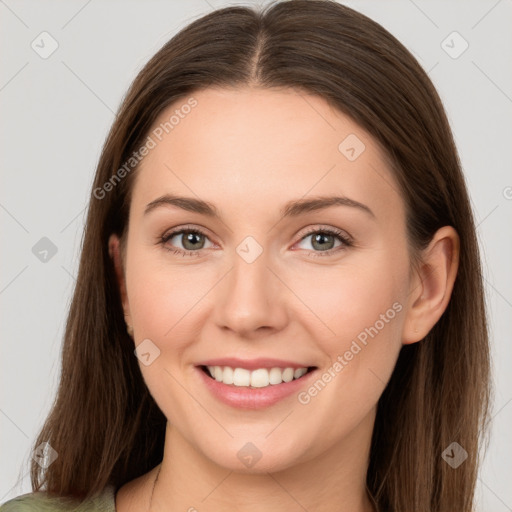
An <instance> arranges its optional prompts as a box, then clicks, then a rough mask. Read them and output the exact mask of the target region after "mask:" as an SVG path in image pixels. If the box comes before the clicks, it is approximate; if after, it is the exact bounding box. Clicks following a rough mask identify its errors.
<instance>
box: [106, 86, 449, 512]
mask: <svg viewBox="0 0 512 512" xmlns="http://www.w3.org/2000/svg"><path fill="white" fill-rule="evenodd" d="M193 96H194V98H195V99H196V100H197V102H198V104H197V106H196V107H195V108H194V109H193V110H192V111H191V112H190V113H189V114H188V115H187V116H185V117H184V119H181V120H180V122H179V124H178V125H176V126H175V127H174V129H173V130H172V131H171V132H170V133H169V134H168V135H166V136H165V137H164V138H163V140H162V141H161V142H159V143H158V145H157V146H156V147H155V148H154V149H152V150H151V151H150V153H149V154H148V155H147V156H146V157H145V158H144V160H143V162H142V164H141V166H140V168H139V169H138V170H137V171H136V172H137V179H136V181H135V185H134V189H133V196H132V203H131V208H130V216H129V229H128V234H127V246H126V253H125V254H122V253H121V251H120V246H119V239H118V238H117V236H115V235H112V236H111V238H110V241H109V249H110V254H111V256H112V258H113V260H114V263H115V266H116V271H117V275H118V280H119V286H120V291H121V296H122V300H123V308H124V312H125V316H126V321H127V324H129V325H131V326H133V329H134V340H135V341H134V343H135V345H138V344H139V343H140V342H141V341H142V340H144V339H146V338H149V339H150V340H151V341H152V342H153V343H154V344H155V345H156V346H157V347H158V348H159V350H160V356H159V357H157V358H156V359H155V360H154V361H153V362H152V363H151V364H150V365H149V366H145V365H143V364H142V363H139V364H140V368H141V371H142V374H143V377H144V380H145V382H146V384H147V386H148V388H149V390H150V392H151V393H152V396H153V397H154V398H155V400H156V402H157V403H158V405H159V407H160V408H161V410H162V411H163V413H164V414H165V415H166V417H167V419H168V425H167V430H166V438H165V452H164V458H163V462H162V464H161V467H160V466H157V467H156V468H154V469H153V470H152V471H150V472H149V473H147V474H145V475H143V476H142V477H140V478H138V479H136V480H134V481H132V482H129V483H127V484H126V485H124V486H123V487H121V489H120V490H119V492H118V493H117V496H116V507H117V510H118V511H121V512H131V511H135V510H142V509H145V510H148V508H149V504H150V498H151V493H152V489H153V483H154V481H155V477H156V474H157V471H158V470H160V474H159V476H158V481H157V483H156V486H155V489H154V494H153V497H152V504H151V510H153V511H158V510H167V511H169V510H172V511H174V510H183V511H186V510H194V509H193V508H191V507H194V508H195V509H196V510H198V511H200V512H202V511H207V510H210V511H224V510H238V511H243V512H249V511H250V512H256V511H269V510H271V511H273V512H280V511H283V512H284V511H286V512H290V511H303V510H304V509H307V510H308V511H310V512H313V511H320V510H321V511H326V512H330V511H338V512H339V511H350V512H367V511H372V510H374V509H373V507H372V504H371V501H370V499H369V497H368V495H367V493H366V490H365V477H366V471H367V466H368V460H369V448H370V441H371V435H372V431H373V426H374V421H375V414H376V406H377V401H378V399H379V397H380V396H381V394H382V392H383V390H384V388H385V386H386V384H387V382H388V380H389V378H390V377H391V374H392V371H393V369H394V366H395V363H396V360H397V358H398V355H399V352H400V349H401V347H402V346H403V345H404V344H409V343H415V342H418V341H420V340H422V338H424V336H425V335H426V334H427V333H428V331H429V330H430V329H431V328H432V327H433V325H434V324H435V323H436V322H437V320H438V319H439V318H440V316H441V315H442V313H443V311H444V310H445V309H446V306H447V304H448V301H449V298H450V294H451V292H452V288H453V282H454V280H455V275H456V272H457V265H458V251H459V241H458V237H457V233H456V232H455V231H454V230H453V228H451V227H443V228H442V229H440V230H439V231H438V232H437V233H436V235H435V236H434V238H433V239H432V242H431V243H430V245H429V246H428V247H427V249H425V250H424V252H423V253H422V264H421V265H420V266H419V267H418V268H414V269H413V267H412V266H411V259H410V253H409V248H408V244H407V237H406V230H405V209H404V208H405V207H404V202H403V199H402V197H401V195H400V194H399V192H398V191H399V187H398V185H397V183H396V181H395V179H394V177H393V175H392V174H391V171H390V169H389V167H388V166H387V164H386V159H385V156H384V153H383V151H382V150H381V148H380V147H379V146H378V144H377V143H376V142H375V140H374V139H373V138H372V137H371V136H370V135H369V134H368V133H367V132H366V131H365V130H363V129H362V128H361V127H360V126H358V125H357V124H355V123H354V122H353V121H352V120H351V119H350V118H348V117H347V116H345V115H344V114H342V113H341V112H339V111H337V110H335V109H333V108H332V107H330V106H329V105H328V104H327V103H326V102H325V101H324V100H323V99H322V98H319V97H316V96H313V95H306V94H303V93H298V92H297V91H294V90H292V89H283V90H265V89H260V88H249V87H244V88H241V89H229V90H228V89H212V88H210V89H206V90H203V91H200V92H198V93H196V94H194V95H193ZM183 103H184V101H183V102H180V103H179V104H175V105H171V106H170V107H168V108H167V109H166V110H165V111H164V112H162V114H161V115H160V116H159V118H158V119H157V121H156V122H155V126H158V124H159V123H160V122H163V121H165V120H167V119H169V117H170V115H171V114H172V113H173V111H174V110H175V109H176V108H179V105H180V104H183ZM349 134H355V135H356V136H357V137H358V138H359V139H360V140H361V141H362V142H363V143H364V144H365V150H364V151H363V152H362V153H361V154H360V156H359V157H358V158H356V159H355V160H354V161H350V160H348V159H347V158H346V156H345V155H344V154H342V152H340V151H339V149H338V146H339V144H340V142H342V141H343V140H344V139H345V138H346V137H347V136H348V135H349ZM164 193H172V194H177V195H183V196H188V197H194V198H200V199H202V200H206V201H208V202H210V203H212V204H214V205H215V206H216V207H217V209H218V210H219V212H220V214H221V216H222V220H217V219H213V218H209V217H207V216H205V215H202V214H200V213H196V212H187V211H185V210H182V209H180V208H177V207H175V206H162V207H158V208H155V209H154V210H153V211H151V213H149V214H147V215H144V209H145V208H146V205H147V204H148V203H150V202H151V201H153V200H155V199H156V198H158V197H160V196H161V195H162V194H164ZM333 194H336V195H343V196H346V197H348V198H351V199H353V200H355V201H358V202H360V203H363V204H364V205H366V206H367V207H368V208H370V209H371V211H372V212H373V216H372V215H370V214H369V213H367V212H366V211H364V210H363V209H360V208H355V207H350V206H331V207H329V208H327V209H324V210H319V211H313V212H307V213H305V214H302V215H301V216H299V217H296V218H283V217H282V216H281V215H280V209H281V208H282V207H283V205H284V204H285V203H286V202H288V201H291V200H296V199H301V198H310V197H311V196H325V195H333ZM182 226H185V228H186V227H194V228H198V229H201V230H202V231H203V232H204V233H205V235H206V236H205V237H201V236H200V237H199V238H197V239H196V240H193V244H195V245H190V244H188V245H187V239H186V237H185V236H183V235H175V236H174V237H173V238H172V239H171V240H172V241H171V240H169V241H167V242H166V245H165V246H164V245H162V244H161V243H158V242H159V240H160V239H161V237H162V236H163V235H164V234H166V233H169V232H170V231H171V228H180V227H182ZM329 227H330V228H338V229H339V230H341V231H343V233H347V234H349V235H350V237H351V239H352V240H353V245H352V246H343V242H341V241H340V240H338V239H337V238H336V237H335V236H334V237H333V238H329V237H328V238H327V239H326V240H325V241H324V242H323V244H324V245H321V244H322V241H320V244H318V243H317V244H315V242H314V238H315V237H314V235H309V236H307V235H308V233H307V231H308V229H309V228H311V229H313V228H318V229H317V231H321V230H322V228H329ZM247 236H252V237H253V238H254V239H255V240H256V241H257V242H258V244H259V245H260V246H261V247H262V249H263V252H262V254H261V255H260V256H259V257H258V258H257V259H256V260H255V261H254V262H252V263H247V262H246V261H245V260H244V259H243V258H242V257H240V256H239V254H238V253H237V251H236V248H237V247H238V246H239V244H240V243H241V242H242V241H243V240H244V239H245V238H246V237H247ZM304 237H306V238H304ZM184 244H185V245H184ZM340 246H341V247H342V249H341V250H340V249H339V247H340ZM166 247H167V248H174V249H178V250H179V249H182V250H183V249H184V248H185V249H187V248H188V249H189V250H191V249H190V247H192V248H194V247H197V249H195V250H196V252H198V253H200V255H199V256H197V255H194V256H182V255H179V254H173V253H172V252H171V251H169V250H166ZM322 248H324V250H322ZM192 250H194V249H192ZM326 250H330V255H322V253H325V252H326ZM311 253H313V254H311ZM315 254H320V256H318V257H315ZM394 303H399V304H400V306H401V307H402V309H401V311H400V312H399V313H397V314H396V315H395V316H394V318H393V319H392V320H389V322H387V323H385V326H384V327H383V328H382V329H380V330H379V332H378V334H377V335H375V336H374V337H373V338H369V341H368V343H367V345H366V346H364V347H363V348H362V350H361V351H360V352H358V353H357V355H355V356H354V357H353V359H352V360H351V361H350V362H349V364H347V365H346V366H345V367H344V368H343V370H342V371H341V372H339V373H337V375H336V377H335V378H333V379H332V380H331V382H329V383H328V385H326V386H325V387H324V388H323V389H322V390H321V392H319V393H318V394H317V395H316V396H315V397H313V398H311V401H310V402H309V403H308V404H305V405H304V404H301V403H299V402H298V400H297V396H295V395H292V396H291V397H289V398H286V399H285V400H282V401H281V402H278V403H277V404H275V405H273V406H271V407H268V408H264V409H261V410H240V409H235V408H232V407H230V406H227V405H225V404H223V403H221V402H219V401H217V399H216V398H215V397H213V396H212V395H211V394H210V393H209V391H208V389H206V388H205V386H204V384H203V383H202V381H201V380H200V379H199V378H198V374H197V370H196V369H195V368H194V366H195V365H196V364H198V363H199V362H201V361H202V360H205V359H209V358H214V357H223V356H234V357H240V358H244V359H251V358H255V357H275V358H281V359H292V360H294V361H298V362H303V361H307V362H309V364H310V365H314V366H317V367H319V368H320V369H321V370H322V371H326V370H327V369H328V368H329V367H332V365H333V363H334V362H335V361H336V358H337V357H338V356H339V355H343V354H344V353H345V352H346V351H347V350H348V349H349V348H350V346H351V343H352V341H353V340H354V339H356V337H357V336H358V334H360V333H361V332H363V331H364V329H365V328H368V327H370V326H374V325H375V324H376V321H377V320H379V318H381V317H380V315H382V314H385V313H386V311H387V310H389V309H390V308H391V307H392V305H393V304H394ZM306 390H307V388H306ZM247 442H251V443H253V444H254V445H255V446H256V447H257V448H258V449H259V451H260V452H261V454H262V457H261V459H260V460H259V461H258V462H257V463H256V464H255V465H254V466H252V467H251V468H247V467H245V466H244V465H243V464H242V463H241V462H240V460H239V459H238V457H237V453H238V451H239V450H240V449H241V448H242V447H243V446H244V445H245V444H246V443H247Z"/></svg>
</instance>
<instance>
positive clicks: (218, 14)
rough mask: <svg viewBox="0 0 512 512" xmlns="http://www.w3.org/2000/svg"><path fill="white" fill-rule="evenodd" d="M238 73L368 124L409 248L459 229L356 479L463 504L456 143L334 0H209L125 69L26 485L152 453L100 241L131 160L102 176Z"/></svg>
mask: <svg viewBox="0 0 512 512" xmlns="http://www.w3.org/2000/svg"><path fill="white" fill-rule="evenodd" d="M244 85H255V86H259V87H264V88H269V89H270V88H275V87H293V88H295V89H296V90H297V91H303V92H305V93H310V94H316V95H318V96H320V97H322V98H324V99H325V100H326V101H327V102H329V104H331V105H333V106H334V107H335V108H337V109H339V110H340V111H341V112H343V113H345V114H346V115H348V116H350V117H351V118H352V119H353V120H355V122H357V123H358V124H359V125H360V126H362V127H363V128H365V129H366V130H367V131H368V132H369V133H370V134H371V135H372V136H373V137H374V138H375V140H376V141H377V142H378V143H379V144H380V145H381V146H382V148H383V149H384V150H385V152H386V155H387V157H388V158H389V162H390V165H391V167H392V168H393V172H394V174H395V177H396V180H397V182H398V183H399V186H400V189H401V193H402V197H403V199H404V202H405V204H406V210H407V228H408V238H409V243H410V246H411V248H412V249H413V251H412V252H416V250H419V249H421V248H423V247H425V246H426V245H427V244H428V242H429V241H430V239H431V238H432V236H433V234H434V233H435V231H436V230H437V229H439V228H440V227H442V226H445V225H451V226H453V227H454V228H455V229H456V230H457V232H458V234H459V236H460V262H459V270H458V275H457V278H456V282H455V286H454V289H453V294H452V298H451V300H450V303H449V305H448V308H447V310H446V311H445V313H444V315H443V316H442V317H441V319H440V320H439V321H438V323H437V324H436V325H435V326H434V328H433V329H432V330H431V332H430V333H429V334H428V335H427V337H426V338H425V339H424V340H422V341H420V342H418V343H413V344H412V345H407V346H404V347H403V348H402V350H401V352H400V355H399V359H398V362H397V365H396V368H395V369H394V372H393V374H392V377H391V380H390V381H389V383H388V385H387V387H386V389H385V390H384V392H383V394H382V396H381V398H380V400H379V403H378V410H377V418H376V422H375V428H374V433H373V438H372V444H371V453H370V461H369V468H368V473H367V488H368V491H369V493H370V494H371V496H372V498H373V499H374V500H375V502H376V503H377V504H378V507H379V509H380V510H382V511H396V512H411V511H413V510H414V511H415V512H421V511H428V512H447V511H450V512H452V511H455V510H456V511H458V512H470V511H472V510H473V502H474V491H475V483H476V479H477V471H478V467H479V462H480V457H481V455H480V453H479V450H480V448H481V447H482V441H484V440H485V439H484V437H485V434H486V433H487V432H488V424H489V409H490V401H491V396H492V388H491V380H490V356H489V346H488V333H487V324H486V312H485V303H484V292H483V286H482V275H481V267H480V257H479V251H478V245H477V239H476V235H475V225H474V221H473V215H472V211H471V207H470V203H469V200H468V193H467V190H466V186H465V182H464V178H463V175H462V172H461V164H460V161H459V157H458V154H457V149H456V147H455V144H454V140H453V136H452V133H451V130H450V126H449V123H448V120H447V117H446V115H445V111H444V109H443V106H442V104H441V101H440V98H439V96H438V94H437V92H436V90H435V88H434V86H433V85H432V83H431V81H430V79H429V78H428V76H427V74H426V73H425V72H424V70H423V69H422V68H421V67H420V65H419V64H418V63H417V61H416V60H415V58H414V57H413V56H412V55H411V53H410V52H409V51H408V50H407V49H406V48H404V46H403V45H402V44H401V43H400V42H399V41H398V40H397V39H395V38H394V37H393V36H392V35H391V34H389V33H388V32H387V31H386V30H385V29H384V28H383V27H381V26H380V25H379V24H377V23H376V22H374V21H372V20H370V19H369V18H367V17H366V16H363V15H362V14H360V13H358V12H356V11H354V10H352V9H350V8H348V7H345V6H342V5H340V4H338V3H336V2H334V1H331V0H290V1H286V2H280V3H274V4H270V5H267V6H266V7H265V8H258V9H256V8H250V7H242V6H233V7H227V8H222V9H218V10H216V11H214V12H212V13H210V14H208V15H205V16H203V17H202V18H200V19H198V20H196V21H194V22H192V23H191V24H190V25H188V26H187V27H186V28H184V29H183V30H181V31H180V32H179V33H178V34H177V35H176V36H174V37H173V38H172V39H171V40H170V41H169V42H168V43H166V44H165V45H164V46H163V47H162V48H161V49H160V50H159V51H158V53H157V54H156V55H155V56H154V57H153V58H152V59H151V60H150V61H149V62H148V63H147V65H146V66H145V67H144V69H143V70H142V71H141V72H140V73H139V75H138V76H137V77H136V79H135V80H134V82H133V84H132V86H131V87H130V89H129V91H128V93H127V95H126V97H125V98H124V101H123V103H122V105H121V107H120V111H119V114H118V116H117V118H116V120H115V122H114V124H113V126H112V129H111V131H110V134H109V135H108V138H107V140H106V142H105V145H104V147H103V152H102V154H101V157H100V160H99V163H98V168H97V172H96V176H95V181H94V185H93V190H92V191H91V197H90V204H89V210H88V215H87V223H86V227H85V233H84V238H83V242H82V252H81V259H80V266H79V272H78V277H77V281H76V287H75V290H74V295H73V300H72V303H71V306H70V311H69V316H68V319H67V324H66V331H65V336H64V344H63V351H62V374H61V378H60V386H59V389H58V393H57V396H56V399H55V402H54V404H53V407H52V410H51V412H50V414H49V416H48V418H47V419H46V422H45V424H44V426H43V428H42V430H41V433H40V434H39V436H38V437H37V440H36V442H35V444H34V445H33V446H34V448H35V447H37V446H39V445H40V444H41V443H44V442H48V443H49V444H50V446H51V447H52V448H53V449H54V450H56V451H57V453H58V457H57V459H56V460H55V461H54V462H53V463H52V464H51V465H50V466H49V467H48V468H47V469H42V468H41V466H40V465H39V464H38V463H36V462H34V461H33V462H32V464H31V480H32V487H33V490H34V491H37V490H46V491H47V492H48V493H55V494H58V495H62V496H70V497H78V498H88V497H90V496H92V495H93V494H95V493H97V492H101V491H102V490H103V489H104V488H105V486H106V485H108V484H111V485H114V486H115V487H116V488H119V487H120V486H122V485H123V484H124V483H126V482H128V481H130V480H132V479H134V478H136V477H138V476H140V475H142V474H144V473H146V472H148V471H149V470H150V469H152V468H153V467H154V466H156V465H157V464H158V463H159V462H160V461H161V460H162V457H163V447H164V435H165V427H166V418H165V417H164V415H163V413H162V412H161V411H160V409H159V408H158V406H157V405H156V403H155V401H154V400H153V398H152V397H151V395H150V393H149V391H148V389H147V387H146V385H145V383H144V381H143V378H142V375H141V372H140V369H139V364H138V360H137V359H136V357H135V356H134V346H133V340H132V339H131V338H130V337H129V336H128V334H127V333H126V325H125V322H124V317H123V311H122V307H121V301H120V296H119V291H118V286H117V282H116V278H115V273H114V268H113V264H112V261H111V259H110V257H109V253H108V244H107V241H108V238H109V235H110V234H111V233H117V234H118V235H120V236H121V237H123V235H124V234H125V232H126V227H127V219H128V210H129V205H130V191H131V189H132V187H133V179H134V176H136V166H135V167H134V168H133V169H132V170H130V171H129V172H128V171H127V172H126V173H123V179H116V180H113V176H114V175H117V177H118V178H119V176H120V175H119V173H118V170H119V169H120V168H121V167H122V166H123V164H124V163H125V162H127V161H128V160H129V159H130V156H131V155H132V154H133V152H134V151H137V150H138V148H140V147H141V146H142V145H143V143H144V140H145V139H146V138H147V136H148V132H149V130H150V128H151V126H152V124H153V122H154V121H155V119H156V117H157V116H158V115H159V113H161V112H162V110H163V109H164V108H166V107H167V106H169V105H170V104H171V103H174V102H178V103H179V102H181V101H183V102H184V103H185V102H186V100H187V99H189V98H190V97H191V95H192V94H193V92H194V91H198V90H200V89H204V88H207V87H209V86H219V87H237V86H244ZM116 173H117V174H116ZM124 174H126V176H124ZM109 180H110V183H111V184H112V186H110V187H105V183H107V182H109ZM107 188H108V191H107ZM98 191H101V193H100V192H98ZM453 442H456V443H458V444H459V445H460V446H462V447H463V448H464V450H466V452H467V453H468V458H467V460H466V461H465V462H464V463H463V464H461V465H460V466H459V467H458V468H457V469H454V468H452V467H451V466H450V465H449V464H447V463H446V462H445V460H444V459H443V457H442V453H443V451H444V450H445V449H446V448H447V447H449V445H450V444H451V443H453Z"/></svg>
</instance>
